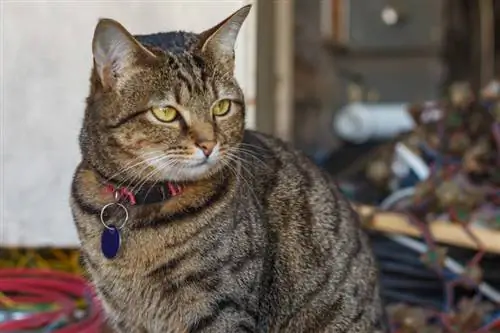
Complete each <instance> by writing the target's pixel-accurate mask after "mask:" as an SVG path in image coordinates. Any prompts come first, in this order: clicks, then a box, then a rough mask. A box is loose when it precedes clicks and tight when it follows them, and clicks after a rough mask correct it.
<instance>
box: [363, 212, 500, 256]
mask: <svg viewBox="0 0 500 333" xmlns="http://www.w3.org/2000/svg"><path fill="white" fill-rule="evenodd" d="M356 209H357V211H358V212H359V214H360V215H361V217H369V216H370V215H371V214H373V213H375V208H374V207H370V206H357V207H356ZM368 228H369V229H372V230H376V231H380V232H384V233H389V234H400V235H405V236H412V237H419V236H421V232H420V230H418V228H416V227H414V226H413V225H411V224H410V223H409V222H408V220H407V218H406V217H405V216H404V215H402V214H398V213H391V212H376V213H375V215H374V217H373V221H372V223H369V224H368ZM429 229H430V231H431V233H432V235H433V237H434V239H435V240H436V242H438V243H444V244H448V245H455V246H459V247H465V248H469V249H474V250H479V249H478V247H477V244H476V243H475V242H474V241H473V240H472V239H471V238H470V236H469V235H468V234H467V233H466V232H465V230H464V228H463V227H462V226H460V225H458V224H454V223H450V222H448V221H435V222H431V223H430V224H429ZM470 230H471V232H472V233H473V234H474V235H475V236H476V237H477V239H478V240H479V241H480V242H481V243H482V245H483V246H484V249H485V250H486V251H487V252H491V253H497V254H500V231H495V230H491V229H486V228H480V227H475V226H471V227H470Z"/></svg>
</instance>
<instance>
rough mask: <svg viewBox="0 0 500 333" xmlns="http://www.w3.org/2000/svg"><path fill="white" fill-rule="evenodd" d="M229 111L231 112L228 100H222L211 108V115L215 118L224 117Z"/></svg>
mask: <svg viewBox="0 0 500 333" xmlns="http://www.w3.org/2000/svg"><path fill="white" fill-rule="evenodd" d="M229 110H231V101H230V100H228V99H223V100H220V101H218V102H217V103H216V104H215V105H214V106H213V107H212V114H213V115H214V116H216V117H222V116H224V115H226V114H227V113H228V112H229Z"/></svg>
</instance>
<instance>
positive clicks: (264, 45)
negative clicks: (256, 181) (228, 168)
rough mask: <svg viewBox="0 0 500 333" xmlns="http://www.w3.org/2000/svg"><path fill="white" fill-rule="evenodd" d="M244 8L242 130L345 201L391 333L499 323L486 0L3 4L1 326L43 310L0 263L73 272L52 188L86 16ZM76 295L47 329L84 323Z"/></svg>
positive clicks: (497, 132)
mask: <svg viewBox="0 0 500 333" xmlns="http://www.w3.org/2000/svg"><path fill="white" fill-rule="evenodd" d="M249 3H252V4H253V5H254V6H253V9H252V11H251V13H250V15H249V17H248V19H247V20H246V22H245V24H244V26H243V28H242V30H241V33H240V35H239V38H238V42H237V47H236V76H237V78H238V80H239V82H240V84H241V86H242V88H243V90H244V92H245V96H246V101H247V105H248V110H249V112H248V119H247V127H249V128H253V129H258V130H260V131H263V132H266V133H270V134H274V135H276V136H278V137H280V138H283V139H285V140H287V141H290V142H292V143H293V144H294V145H295V146H296V147H298V148H300V149H302V150H303V151H305V152H306V153H307V154H308V155H309V156H310V157H311V158H312V159H313V160H314V161H315V162H316V163H317V164H318V165H319V166H321V167H322V168H324V169H325V170H327V171H328V172H329V173H330V174H332V175H333V176H334V177H335V179H336V180H337V182H338V184H339V186H340V188H341V189H342V191H343V192H344V194H345V195H346V196H347V197H349V198H350V199H351V200H352V201H353V204H354V206H355V207H356V209H358V210H359V212H360V213H361V218H362V222H363V225H364V227H366V229H367V231H368V232H369V235H370V238H371V241H372V245H373V248H374V251H375V253H376V256H377V259H378V261H379V264H380V268H381V275H382V285H383V290H382V294H383V297H384V300H385V302H386V305H387V310H388V314H389V318H390V325H391V330H392V331H393V332H415V333H420V332H457V333H458V332H461V333H472V332H477V333H480V332H500V329H499V328H498V327H500V325H499V323H500V321H499V319H498V318H500V307H499V304H500V292H498V289H500V269H499V267H500V261H499V256H498V254H499V253H500V230H499V229H500V208H499V207H500V164H499V163H500V125H499V122H500V111H499V110H500V106H499V105H500V104H499V101H500V83H499V82H497V79H498V64H499V62H498V61H497V58H498V56H499V55H500V54H499V52H498V49H499V48H500V43H499V42H498V41H497V40H498V38H499V37H500V33H499V32H500V30H499V29H500V2H498V1H494V0H476V1H471V0H274V1H270V0H269V1H268V0H253V1H250V0H218V1H202V0H197V1H194V0H193V1H191V0H184V1H174V0H171V1H170V0H164V1H141V2H139V1H134V2H132V1H93V0H92V1H90V0H87V1H55V0H52V1H41V0H33V1H21V0H19V1H17V0H3V1H2V2H1V10H0V14H1V24H2V26H1V45H0V48H1V52H2V53H1V59H2V61H1V64H2V67H1V68H0V77H1V87H2V89H1V94H2V95H1V96H0V101H1V103H2V104H1V111H2V113H1V114H2V117H1V120H0V121H1V136H0V137H1V149H2V151H1V157H2V160H1V162H2V163H1V168H2V169H1V171H2V172H1V173H0V177H1V182H0V184H1V185H2V186H1V192H0V193H1V194H0V197H1V199H0V214H1V215H0V222H1V223H0V332H3V331H7V330H6V329H5V330H2V328H5V327H14V326H9V325H14V324H12V322H13V320H14V319H17V320H18V322H17V324H18V323H19V320H20V319H19V318H21V319H22V318H24V319H26V318H29V317H30V316H32V315H33V313H38V312H40V311H41V312H43V313H45V312H50V311H52V310H51V309H52V308H50V307H48V308H43V309H42V310H40V309H39V308H37V310H33V309H34V308H33V307H31V308H28V309H26V308H22V309H21V308H19V307H18V305H19V304H16V303H15V302H13V301H12V299H10V298H8V297H7V296H8V295H7V294H8V293H7V292H4V294H2V276H4V277H3V278H4V279H9V278H13V276H14V277H15V278H16V279H17V281H21V280H19V279H20V277H19V276H18V275H15V274H14V272H12V271H9V270H7V268H12V267H31V268H52V269H55V271H57V272H60V271H66V272H69V273H71V274H74V273H77V274H79V273H80V272H81V271H80V265H79V261H78V251H77V248H78V239H77V237H76V232H75V229H74V227H73V222H72V218H71V213H70V210H69V205H68V195H69V185H70V182H71V177H72V173H73V170H74V167H75V166H76V164H77V163H78V162H79V157H80V156H79V150H78V145H77V136H78V131H79V129H80V124H81V120H82V117H83V109H84V99H85V97H86V96H87V93H88V77H89V74H90V68H91V63H92V55H91V45H90V43H91V38H92V34H93V29H94V27H95V24H96V23H97V20H98V18H100V17H110V18H113V19H116V20H118V21H119V22H121V23H122V24H123V25H124V26H125V27H126V28H127V29H129V31H131V32H132V33H134V34H144V33H151V32H157V31H168V30H178V29H181V30H190V31H195V32H199V31H202V30H204V29H206V28H208V27H211V26H213V25H214V24H216V23H218V22H219V21H221V20H222V19H223V18H225V17H227V16H228V15H229V14H230V13H232V12H233V11H234V10H236V9H238V8H240V7H241V6H243V5H246V4H249ZM2 268H4V269H5V271H6V272H7V273H3V274H4V275H2V273H1V272H2ZM16 274H17V273H16ZM31 274H32V275H36V274H37V273H36V272H35V271H33V272H32V273H31ZM57 274H59V273H57ZM57 274H56V273H54V274H52V275H51V277H52V278H55V279H57V278H59V276H58V275H57ZM5 275H6V276H7V277H5ZM46 278H47V277H46ZM72 278H73V279H76V278H75V277H74V276H73V277H72ZM72 283H75V284H77V285H79V286H80V287H81V292H82V293H84V292H85V290H87V289H86V284H85V281H83V280H78V279H76V280H74V281H73V280H72ZM11 292H12V291H11ZM2 295H3V298H2ZM81 299H83V300H87V301H86V302H83V301H82V302H80V303H78V305H77V306H76V305H75V307H76V308H78V309H79V310H83V312H82V313H83V315H81V316H80V317H78V316H74V317H71V320H68V319H67V318H66V321H60V322H57V325H58V326H57V325H56V326H57V327H59V329H60V330H63V329H65V328H64V327H66V328H67V329H69V331H67V332H80V331H81V332H90V331H91V329H90V328H89V327H94V326H81V327H87V328H85V329H84V330H82V329H81V328H71V327H73V326H68V325H77V323H79V322H81V321H84V320H87V322H89V323H92V322H99V314H98V313H99V311H98V310H96V309H98V304H97V303H95V302H93V301H92V300H88V299H87V298H86V297H84V296H82V297H81ZM37 311H38V312H37ZM82 318H83V319H82ZM24 319H23V320H24ZM53 322H56V320H55V319H54V318H52V317H51V320H48V319H47V320H46V324H47V325H49V324H53ZM17 324H16V325H17ZM2 325H5V326H2ZM82 325H83V324H82ZM88 325H91V324H88ZM16 327H17V326H16ZM54 327H55V326H54ZM61 327H62V328H61ZM68 327H70V328H68ZM74 327H77V326H74ZM92 329H94V328H92ZM96 330H97V331H99V330H98V329H97V328H96ZM9 332H10V331H9ZM12 332H14V331H12ZM15 332H20V331H19V330H15ZM37 332H38V331H37ZM40 332H42V331H40ZM43 332H52V331H43ZM54 332H56V330H54ZM57 332H59V331H57ZM61 332H62V331H61Z"/></svg>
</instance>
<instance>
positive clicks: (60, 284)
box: [0, 268, 102, 333]
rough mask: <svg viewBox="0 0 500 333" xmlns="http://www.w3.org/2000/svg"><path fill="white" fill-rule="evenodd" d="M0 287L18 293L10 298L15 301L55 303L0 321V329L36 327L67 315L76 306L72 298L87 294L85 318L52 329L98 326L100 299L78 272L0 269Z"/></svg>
mask: <svg viewBox="0 0 500 333" xmlns="http://www.w3.org/2000/svg"><path fill="white" fill-rule="evenodd" d="M0 291H3V292H9V293H12V292H15V293H18V294H20V295H17V296H13V297H11V298H10V299H12V300H13V301H15V302H21V301H24V302H33V301H36V302H39V303H55V304H58V305H59V307H58V308H57V309H56V310H50V311H46V312H43V313H36V314H33V315H31V316H29V317H28V318H24V319H20V320H15V321H8V322H4V323H0V332H7V331H11V332H16V331H19V330H26V329H32V328H39V327H43V326H44V325H48V324H50V323H53V322H54V321H56V320H58V319H60V318H62V317H64V316H68V315H71V314H72V313H73V312H74V311H75V310H76V303H75V298H86V299H89V298H90V302H91V304H89V313H88V314H87V316H86V318H85V319H84V320H82V321H79V322H76V323H71V324H69V325H67V326H65V327H63V328H60V329H57V330H55V331H53V333H79V332H81V333H98V332H100V330H101V324H102V318H101V315H100V313H101V311H100V310H101V307H100V303H99V302H98V301H97V299H96V298H95V297H94V296H95V294H94V292H93V289H92V288H91V286H90V285H89V284H88V283H87V282H86V281H85V280H84V279H83V278H81V277H79V276H76V275H72V274H68V273H64V272H58V271H52V270H40V269H24V268H18V269H0ZM86 296H87V297H86ZM89 296H90V297H89Z"/></svg>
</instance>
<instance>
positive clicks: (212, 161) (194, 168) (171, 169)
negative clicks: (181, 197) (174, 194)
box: [146, 153, 220, 182]
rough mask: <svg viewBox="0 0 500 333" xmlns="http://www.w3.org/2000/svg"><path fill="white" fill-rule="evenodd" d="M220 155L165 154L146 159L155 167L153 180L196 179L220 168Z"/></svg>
mask: <svg viewBox="0 0 500 333" xmlns="http://www.w3.org/2000/svg"><path fill="white" fill-rule="evenodd" d="M219 159H220V155H219V154H218V153H217V154H214V155H211V156H209V157H205V156H204V157H201V156H192V157H191V158H187V159H184V158H177V157H175V156H168V155H164V157H162V158H157V159H149V160H148V159H146V160H147V162H146V163H147V164H148V165H149V166H150V167H152V168H153V169H154V171H153V172H151V174H154V176H153V177H152V178H155V179H151V180H158V181H180V182H182V181H196V180H199V179H202V178H206V177H207V176H208V175H210V174H213V173H214V172H215V171H216V169H217V168H218V165H219V164H220V163H219V162H220V161H219Z"/></svg>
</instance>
